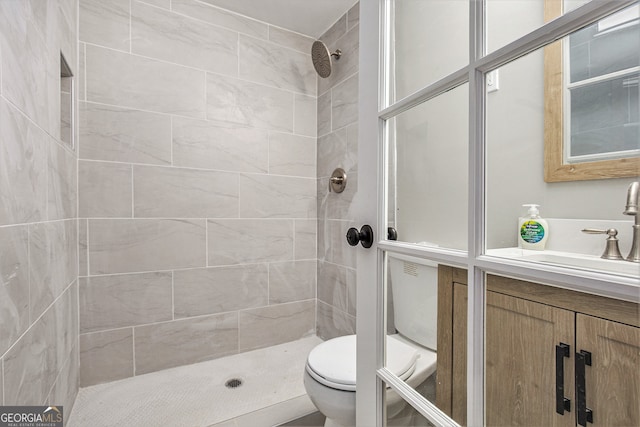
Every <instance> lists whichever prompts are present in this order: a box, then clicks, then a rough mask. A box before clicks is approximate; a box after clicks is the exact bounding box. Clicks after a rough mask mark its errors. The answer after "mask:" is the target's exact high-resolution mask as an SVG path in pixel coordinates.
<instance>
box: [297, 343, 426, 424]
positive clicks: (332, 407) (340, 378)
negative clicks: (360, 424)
mask: <svg viewBox="0 0 640 427" xmlns="http://www.w3.org/2000/svg"><path fill="white" fill-rule="evenodd" d="M385 367H386V368H387V369H389V370H390V371H391V372H393V373H394V374H395V375H396V376H398V377H399V378H400V379H402V380H404V381H405V382H406V383H407V384H409V385H410V386H411V387H414V388H416V387H417V386H419V385H420V384H422V383H423V382H424V381H425V380H426V379H427V378H428V377H429V376H430V375H431V374H433V373H434V372H435V370H436V353H435V352H433V351H431V350H429V349H426V348H424V347H421V346H419V345H418V344H416V343H414V342H412V341H410V340H408V339H406V338H404V337H402V336H401V335H399V334H394V335H388V336H387V363H386V364H385ZM304 386H305V389H306V390H307V395H308V396H309V398H310V399H311V401H312V402H313V404H314V405H315V406H316V408H318V410H319V411H320V412H322V413H323V414H324V415H325V416H326V417H327V420H326V422H325V427H328V426H355V424H356V393H355V391H356V336H355V335H347V336H342V337H338V338H334V339H331V340H328V341H325V342H324V343H322V344H319V345H318V346H316V348H314V349H313V350H312V351H311V353H309V357H308V358H307V364H306V366H305V373H304ZM386 405H387V417H388V418H392V417H393V416H394V415H395V414H397V413H399V412H400V411H401V410H402V409H403V408H404V406H405V405H406V402H405V401H404V400H403V399H402V398H400V396H398V395H397V394H396V393H395V391H393V389H391V388H387V395H386Z"/></svg>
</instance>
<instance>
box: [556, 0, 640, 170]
mask: <svg viewBox="0 0 640 427" xmlns="http://www.w3.org/2000/svg"><path fill="white" fill-rule="evenodd" d="M562 5H563V2H559V1H556V0H546V1H545V14H546V16H547V17H549V18H552V17H555V16H557V15H559V14H560V13H561V11H562ZM565 7H566V2H565ZM639 76H640V6H639V5H638V3H636V4H634V5H632V6H630V7H627V8H625V9H623V10H621V11H619V12H617V13H615V14H612V15H610V16H607V17H605V18H603V19H600V20H599V21H597V22H595V23H593V24H591V25H589V26H587V27H585V28H583V29H580V30H579V31H576V32H574V33H573V34H571V35H570V36H568V37H565V38H564V39H563V40H562V41H558V42H556V43H553V44H551V45H549V46H547V47H546V48H545V49H544V93H545V104H544V108H545V117H544V122H545V135H544V141H545V165H544V166H545V181H547V182H562V181H580V180H594V179H610V178H621V177H631V176H636V175H637V169H638V167H640V131H639V125H640V113H639V110H640V108H639V98H640V97H639V94H640V89H639V86H638V78H639Z"/></svg>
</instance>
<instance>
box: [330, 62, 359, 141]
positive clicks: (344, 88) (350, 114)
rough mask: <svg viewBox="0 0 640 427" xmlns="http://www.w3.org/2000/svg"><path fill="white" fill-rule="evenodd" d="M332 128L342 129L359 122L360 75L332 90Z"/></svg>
mask: <svg viewBox="0 0 640 427" xmlns="http://www.w3.org/2000/svg"><path fill="white" fill-rule="evenodd" d="M331 97H332V100H331V101H332V105H331V126H332V128H333V129H334V130H335V129H340V128H341V127H343V126H346V125H348V124H351V123H353V122H355V121H357V120H358V75H357V74H356V75H354V76H353V77H350V78H349V79H348V80H345V81H344V82H342V83H340V84H339V85H338V86H336V87H334V88H333V89H332V94H331Z"/></svg>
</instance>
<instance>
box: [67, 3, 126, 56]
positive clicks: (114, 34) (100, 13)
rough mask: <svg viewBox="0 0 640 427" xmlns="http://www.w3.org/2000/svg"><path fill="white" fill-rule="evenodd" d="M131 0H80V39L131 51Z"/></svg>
mask: <svg viewBox="0 0 640 427" xmlns="http://www.w3.org/2000/svg"><path fill="white" fill-rule="evenodd" d="M129 3H130V1H129V0H109V1H103V0H80V35H79V36H80V40H81V41H83V42H87V43H92V44H98V45H100V46H105V47H110V48H113V49H119V50H124V51H127V52H128V51H129V38H130V36H129V22H130V21H129Z"/></svg>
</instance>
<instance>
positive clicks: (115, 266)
mask: <svg viewBox="0 0 640 427" xmlns="http://www.w3.org/2000/svg"><path fill="white" fill-rule="evenodd" d="M89 260H90V266H89V271H90V274H111V273H128V272H136V271H138V272H144V271H155V270H170V269H175V268H189V267H204V265H205V262H206V261H205V223H204V221H203V220H173V219H130V220H127V219H114V220H110V219H94V220H89Z"/></svg>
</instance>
